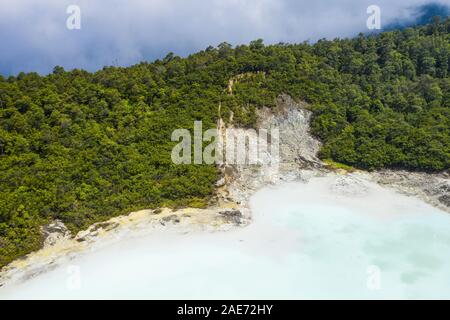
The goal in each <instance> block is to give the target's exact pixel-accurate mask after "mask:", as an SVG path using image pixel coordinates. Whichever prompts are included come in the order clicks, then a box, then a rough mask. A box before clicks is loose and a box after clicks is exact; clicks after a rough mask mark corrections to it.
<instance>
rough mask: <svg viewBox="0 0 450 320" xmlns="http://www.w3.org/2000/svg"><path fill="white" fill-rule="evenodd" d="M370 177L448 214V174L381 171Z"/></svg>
mask: <svg viewBox="0 0 450 320" xmlns="http://www.w3.org/2000/svg"><path fill="white" fill-rule="evenodd" d="M371 175H372V176H373V179H374V180H375V181H376V182H378V183H379V184H381V185H385V186H388V187H391V188H394V189H396V190H398V191H400V192H402V193H405V194H408V195H411V196H418V197H420V198H421V199H422V200H424V201H425V202H428V203H429V204H431V205H433V206H435V207H438V208H440V209H442V210H445V211H447V212H450V175H449V173H448V172H443V173H432V174H430V173H423V172H408V171H403V170H400V171H394V170H382V171H377V172H374V173H371Z"/></svg>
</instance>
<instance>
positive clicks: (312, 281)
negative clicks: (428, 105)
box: [0, 176, 450, 299]
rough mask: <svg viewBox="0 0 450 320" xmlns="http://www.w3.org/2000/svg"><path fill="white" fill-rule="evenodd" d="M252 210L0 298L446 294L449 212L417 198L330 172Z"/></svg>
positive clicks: (139, 241) (106, 251) (98, 257)
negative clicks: (232, 222) (243, 218)
mask: <svg viewBox="0 0 450 320" xmlns="http://www.w3.org/2000/svg"><path fill="white" fill-rule="evenodd" d="M251 204H252V210H253V214H254V221H253V222H252V224H251V225H249V226H248V227H245V228H237V229H234V230H232V231H228V232H215V233H207V232H204V233H200V232H196V233H189V234H178V233H174V232H163V231H157V232H154V233H152V234H151V235H148V236H144V237H141V238H126V237H125V238H123V239H121V240H120V241H119V242H117V243H114V244H111V245H109V246H106V247H104V248H101V249H98V250H95V251H94V252H88V253H85V254H83V255H81V256H78V257H76V258H75V259H73V260H72V261H70V262H68V263H67V264H66V265H61V266H59V267H56V268H55V269H53V270H50V271H48V272H46V273H44V274H41V275H38V276H36V277H34V278H32V279H30V280H27V281H25V282H24V283H12V284H10V285H6V286H5V287H3V288H0V298H1V299H5V298H38V299H44V298H57V299H65V298H136V299H140V298H143V299H146V298H158V299H163V298H171V299H195V298H198V299H215V298H217V299H220V298H223V299H245V298H248V299H250V298H252V299H259V298H261V299H263V298H268V299H270V298H273V299H275V298H276V299H279V298H286V299H294V298H306V299H312V298H325V299H327V298H337V299H345V298H361V299H364V298H376V299H389V298H406V299H418V298H429V299H431V298H447V299H450V215H449V214H447V213H444V212H442V211H440V210H438V209H436V208H433V207H431V206H429V205H427V204H425V203H423V202H421V201H420V200H417V199H415V198H412V197H407V196H404V195H400V194H398V193H395V192H394V191H391V190H388V189H384V188H381V187H380V186H378V185H375V184H373V183H370V182H368V181H365V180H363V179H360V178H356V179H347V178H343V177H339V176H331V177H322V178H313V179H312V180H311V181H310V182H309V183H307V184H305V183H289V184H284V185H281V186H278V187H272V188H271V187H268V188H265V189H263V190H261V191H259V192H258V193H257V194H255V196H253V198H252V202H251Z"/></svg>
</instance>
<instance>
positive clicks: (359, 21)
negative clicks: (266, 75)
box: [0, 0, 450, 75]
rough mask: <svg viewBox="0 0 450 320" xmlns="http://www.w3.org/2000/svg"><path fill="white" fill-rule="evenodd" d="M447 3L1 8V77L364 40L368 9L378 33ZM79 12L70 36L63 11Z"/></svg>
mask: <svg viewBox="0 0 450 320" xmlns="http://www.w3.org/2000/svg"><path fill="white" fill-rule="evenodd" d="M430 3H437V4H442V5H450V0H39V1H36V0H0V40H1V46H0V74H3V75H9V74H17V73H18V72H20V71H26V72H28V71H37V72H40V73H44V74H45V73H48V72H50V71H51V70H52V69H53V67H54V66H55V65H61V66H63V67H64V68H66V70H70V69H72V68H83V69H87V70H90V71H93V70H97V69H99V68H101V67H102V66H104V65H121V66H127V65H131V64H134V63H137V62H139V61H142V60H154V59H157V58H162V57H164V56H165V55H166V54H167V53H168V52H170V51H172V52H174V53H176V54H178V55H181V56H185V55H187V54H189V53H194V52H196V51H198V50H201V49H204V48H206V47H207V46H208V45H217V44H219V43H221V42H223V41H227V42H229V43H231V44H242V43H248V42H249V41H251V40H254V39H257V38H263V39H264V41H265V43H278V42H302V41H305V40H309V41H311V42H313V41H316V40H317V39H320V38H335V37H345V36H352V35H355V34H357V33H358V32H367V31H368V29H367V27H366V20H367V18H368V16H369V15H368V14H367V12H366V10H367V7H368V6H369V5H372V4H375V5H378V6H379V7H380V9H381V21H382V26H383V25H384V26H386V25H388V24H389V23H392V22H393V21H396V20H401V21H403V20H405V19H406V20H408V19H413V18H414V15H415V14H416V12H417V8H419V7H420V6H423V5H426V4H430ZM70 5H78V6H79V8H80V9H81V29H79V30H69V29H68V28H67V27H66V20H67V19H68V17H69V14H67V13H66V10H67V7H68V6H70Z"/></svg>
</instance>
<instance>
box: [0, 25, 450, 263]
mask: <svg viewBox="0 0 450 320" xmlns="http://www.w3.org/2000/svg"><path fill="white" fill-rule="evenodd" d="M241 74H246V76H245V77H242V78H241V79H240V80H239V81H238V82H236V83H235V84H234V87H233V94H232V95H231V94H228V93H227V84H228V81H229V79H231V78H234V77H236V76H237V75H241ZM281 93H287V94H290V95H291V96H292V97H294V98H295V99H298V100H304V101H306V102H308V103H309V104H310V105H311V109H312V111H313V113H314V119H313V123H312V128H313V133H314V134H315V135H317V136H318V137H319V138H320V139H321V140H322V141H323V143H324V144H323V148H322V150H321V154H320V156H321V157H322V158H327V159H333V160H334V161H337V162H341V163H345V164H347V165H351V166H354V167H358V168H362V169H369V170H372V169H378V168H385V167H390V168H406V169H410V170H424V171H437V170H445V169H448V168H449V164H450V138H449V130H450V21H449V20H448V19H447V20H446V21H442V22H438V21H435V22H434V23H432V24H430V25H426V26H422V27H416V28H409V29H405V30H402V31H392V32H386V33H382V34H379V35H371V36H364V35H360V36H358V37H356V38H354V39H343V40H341V39H336V40H333V41H327V40H322V41H319V42H317V43H316V44H314V45H311V44H308V43H302V44H295V45H293V44H278V45H270V46H265V45H264V44H263V42H262V40H257V41H253V42H252V43H250V45H241V46H237V47H236V48H233V47H232V46H230V45H229V44H227V43H222V44H220V45H219V46H218V47H217V48H213V47H209V48H207V49H206V50H204V51H202V52H199V53H196V54H193V55H191V56H189V57H187V58H180V57H177V56H174V55H173V54H169V55H167V56H166V57H165V58H164V59H163V60H157V61H155V62H152V63H148V62H143V63H140V64H138V65H135V66H132V67H128V68H119V67H107V68H104V69H103V70H101V71H98V72H95V73H89V72H86V71H82V70H73V71H70V72H66V71H64V70H63V69H62V68H60V67H55V69H54V72H53V73H52V74H50V75H48V76H40V75H38V74H36V73H29V74H23V73H22V74H19V75H18V76H17V77H9V78H3V77H1V76H0V266H1V265H4V264H6V263H8V262H9V261H11V260H12V259H14V258H16V257H18V256H21V255H23V254H25V253H28V252H30V251H31V250H34V249H37V248H38V247H39V246H40V245H41V240H42V239H41V236H40V232H39V228H40V226H41V225H43V224H45V223H46V222H48V221H50V220H51V219H61V220H62V221H63V222H64V223H66V224H67V225H68V226H69V227H70V228H71V229H72V230H73V231H77V230H79V229H80V228H84V227H86V226H87V225H89V224H91V223H93V222H95V221H101V220H105V219H108V218H109V217H111V216H114V215H117V214H123V213H126V212H129V211H130V210H133V209H138V208H147V207H158V206H188V205H189V206H204V205H205V204H206V201H207V199H208V196H209V195H211V193H212V192H213V186H214V182H215V181H216V178H217V171H216V168H215V167H214V166H208V165H174V164H172V162H171V158H170V154H171V149H172V147H173V145H174V143H173V142H171V141H170V140H171V139H170V138H171V133H172V131H173V130H174V129H176V128H192V127H193V121H194V120H202V121H203V128H204V129H207V128H208V127H214V126H215V123H216V120H217V118H218V112H217V110H218V105H219V103H221V116H222V117H223V118H224V119H229V115H230V112H231V111H232V112H233V114H234V117H233V121H234V122H235V124H239V125H242V126H245V127H252V126H254V125H255V121H256V117H255V109H256V108H259V107H261V106H269V107H271V106H274V104H275V98H276V97H277V96H278V95H279V94H281Z"/></svg>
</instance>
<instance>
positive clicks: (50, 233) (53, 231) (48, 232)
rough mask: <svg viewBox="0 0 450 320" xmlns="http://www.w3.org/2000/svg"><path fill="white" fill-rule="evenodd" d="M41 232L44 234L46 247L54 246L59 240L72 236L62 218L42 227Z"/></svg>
mask: <svg viewBox="0 0 450 320" xmlns="http://www.w3.org/2000/svg"><path fill="white" fill-rule="evenodd" d="M41 232H42V234H43V236H44V247H45V246H52V245H54V244H55V243H56V242H57V241H61V240H62V239H69V238H70V237H71V234H70V231H69V229H67V227H66V226H65V225H64V223H63V222H62V221H60V220H55V221H53V222H51V223H49V224H47V225H45V226H43V227H42V229H41Z"/></svg>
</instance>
